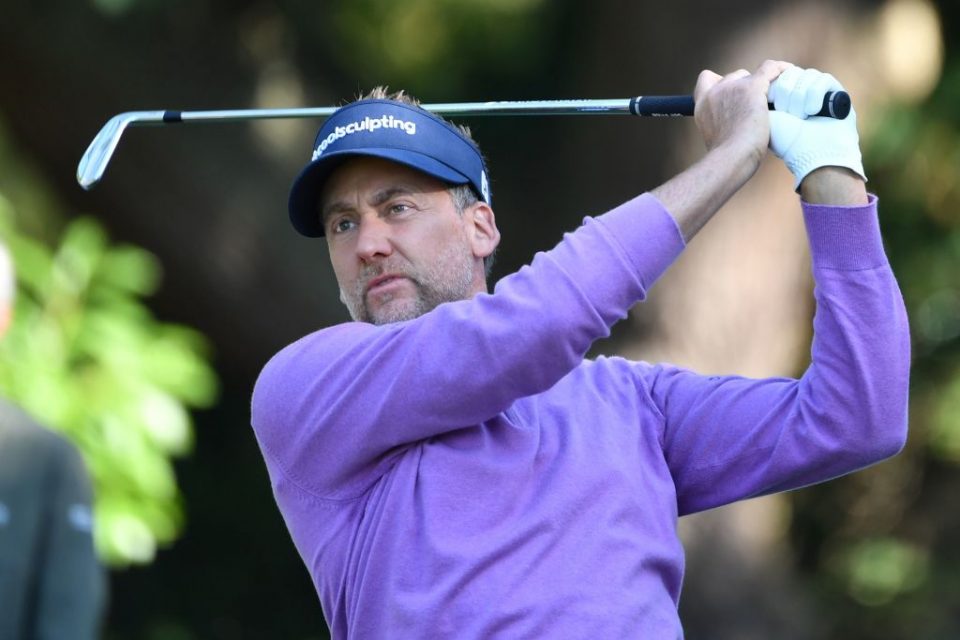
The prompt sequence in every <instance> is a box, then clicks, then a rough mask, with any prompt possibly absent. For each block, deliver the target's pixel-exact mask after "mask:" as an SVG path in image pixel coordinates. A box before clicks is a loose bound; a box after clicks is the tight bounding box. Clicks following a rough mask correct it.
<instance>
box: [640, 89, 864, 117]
mask: <svg viewBox="0 0 960 640" xmlns="http://www.w3.org/2000/svg"><path fill="white" fill-rule="evenodd" d="M693 108H694V103H693V96H637V97H636V98H631V99H630V113H632V114H633V115H635V116H653V117H658V116H660V117H668V116H692V115H693ZM770 110H771V111H773V103H770ZM814 115H817V116H823V117H825V118H836V119H837V120H843V119H844V118H846V117H847V116H848V115H850V94H848V93H847V92H846V91H830V92H829V93H827V95H825V96H823V107H822V108H821V109H820V111H819V112H817V113H815V114H814Z"/></svg>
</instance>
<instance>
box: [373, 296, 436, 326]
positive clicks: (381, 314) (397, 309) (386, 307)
mask: <svg viewBox="0 0 960 640" xmlns="http://www.w3.org/2000/svg"><path fill="white" fill-rule="evenodd" d="M424 312H425V309H423V307H422V305H421V304H420V302H419V300H417V299H415V298H394V299H392V300H389V301H387V302H384V303H382V304H380V305H378V306H377V307H376V308H375V309H370V308H369V307H368V309H367V317H369V318H370V322H371V323H372V324H375V325H384V324H393V323H395V322H403V321H405V320H413V319H414V318H419V317H420V316H422V315H423V314H424Z"/></svg>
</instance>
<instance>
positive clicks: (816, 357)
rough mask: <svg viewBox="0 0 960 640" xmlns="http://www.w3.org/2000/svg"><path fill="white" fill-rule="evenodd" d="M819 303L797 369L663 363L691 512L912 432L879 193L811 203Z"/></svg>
mask: <svg viewBox="0 0 960 640" xmlns="http://www.w3.org/2000/svg"><path fill="white" fill-rule="evenodd" d="M804 218H805V222H806V227H807V234H808V237H809V242H810V249H811V254H812V258H813V272H814V280H815V289H814V296H815V299H816V313H815V316H814V321H813V327H814V337H813V344H812V347H811V364H810V365H809V367H808V368H807V370H806V371H805V373H804V374H803V376H802V377H801V378H800V379H798V380H796V379H783V378H778V379H765V380H752V379H746V378H739V377H730V376H712V377H708V376H699V375H696V374H693V373H691V372H689V371H685V370H682V369H677V368H672V367H658V368H656V369H655V371H654V373H653V374H652V382H651V384H650V390H651V395H652V397H653V399H654V402H655V403H656V404H657V405H658V407H659V408H660V410H661V412H662V414H663V419H664V433H663V446H664V451H665V456H666V459H667V463H668V465H669V467H670V470H671V473H672V475H673V477H674V482H675V484H676V487H677V500H678V506H679V511H680V513H681V514H683V513H691V512H695V511H700V510H703V509H709V508H712V507H716V506H719V505H722V504H726V503H729V502H732V501H735V500H739V499H742V498H747V497H752V496H757V495H763V494H767V493H773V492H776V491H782V490H787V489H794V488H798V487H802V486H805V485H809V484H813V483H816V482H821V481H823V480H827V479H830V478H833V477H836V476H839V475H842V474H845V473H849V472H851V471H854V470H856V469H859V468H862V467H864V466H867V465H869V464H872V463H875V462H877V461H879V460H882V459H884V458H886V457H889V456H892V455H894V454H896V453H897V452H898V451H899V450H900V449H901V448H902V447H903V445H904V442H905V439H906V435H907V395H908V382H909V369H910V339H909V329H908V326H907V317H906V311H905V309H904V304H903V299H902V297H901V295H900V291H899V289H898V287H897V283H896V280H895V279H894V276H893V274H892V272H891V269H890V265H889V264H888V262H887V259H886V256H885V254H884V251H883V245H882V241H881V237H880V230H879V226H878V223H877V215H876V198H875V197H873V196H871V199H870V203H869V204H868V205H866V206H863V207H827V206H811V205H806V204H805V205H804Z"/></svg>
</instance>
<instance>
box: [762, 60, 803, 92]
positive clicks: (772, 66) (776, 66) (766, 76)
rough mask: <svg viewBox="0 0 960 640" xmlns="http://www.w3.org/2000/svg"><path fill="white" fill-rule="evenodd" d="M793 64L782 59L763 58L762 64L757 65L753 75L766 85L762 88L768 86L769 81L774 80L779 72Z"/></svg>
mask: <svg viewBox="0 0 960 640" xmlns="http://www.w3.org/2000/svg"><path fill="white" fill-rule="evenodd" d="M792 66H793V65H792V64H790V63H789V62H784V61H783V60H764V62H763V64H761V65H760V66H759V67H757V70H756V71H754V73H753V75H754V76H755V77H757V78H759V79H761V80H762V81H763V82H764V84H765V85H766V86H765V87H764V89H766V88H768V87H769V86H770V83H771V82H773V81H774V80H776V79H777V78H778V77H779V76H780V74H781V73H783V72H784V71H786V70H787V69H789V68H790V67H792Z"/></svg>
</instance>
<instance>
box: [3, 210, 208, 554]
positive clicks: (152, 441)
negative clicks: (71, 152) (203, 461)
mask: <svg viewBox="0 0 960 640" xmlns="http://www.w3.org/2000/svg"><path fill="white" fill-rule="evenodd" d="M15 220H16V216H15V215H14V211H13V206H12V205H11V204H10V202H9V201H8V200H7V199H6V198H4V197H3V194H2V193H0V238H2V239H3V242H4V243H5V244H6V245H7V246H8V247H9V249H10V252H11V254H12V256H13V259H14V263H15V265H16V268H17V275H18V295H17V298H16V306H15V312H14V323H13V326H12V327H11V329H10V332H9V333H8V335H7V336H6V337H5V339H4V340H2V341H0V393H2V394H3V395H4V396H6V397H8V398H10V399H11V400H12V401H14V402H15V403H17V404H19V405H20V406H21V407H22V408H23V409H25V410H26V411H28V412H30V413H31V414H33V415H34V416H35V417H36V418H37V419H38V420H39V421H40V422H42V423H43V424H45V425H47V426H49V427H51V428H54V429H57V430H59V431H61V432H63V433H64V434H66V435H67V436H68V437H69V438H70V439H72V440H73V441H74V442H75V443H76V444H77V445H78V447H79V448H80V450H81V452H82V453H83V455H84V458H85V460H86V462H87V465H88V467H89V469H90V471H91V475H92V477H93V481H94V487H95V494H96V504H95V513H96V525H97V526H96V541H97V545H98V549H99V551H100V553H101V555H102V557H103V558H104V559H105V560H106V561H107V562H109V563H111V564H113V565H124V564H128V563H146V562H150V561H151V560H152V559H153V556H154V552H155V550H156V547H157V546H158V545H160V544H164V543H169V542H171V541H172V540H173V539H174V538H175V537H176V536H177V534H178V532H179V530H180V529H181V527H182V525H183V513H182V509H181V497H180V495H179V492H178V489H177V483H176V478H175V476H174V470H173V466H172V461H171V458H172V457H174V456H180V455H183V454H185V453H187V452H189V451H190V449H191V446H192V442H193V436H192V425H191V418H190V414H189V412H188V407H203V406H208V405H209V404H210V403H211V402H212V401H213V400H214V398H215V396H216V393H217V382H216V377H215V374H214V372H213V370H212V369H211V367H210V365H209V364H208V363H207V357H208V356H207V351H208V347H207V344H206V341H205V340H204V339H203V337H202V336H200V335H199V334H197V333H196V332H195V331H192V330H190V329H187V328H185V327H181V326H175V325H169V324H165V323H161V322H159V321H157V320H156V319H155V318H154V317H153V316H152V314H151V313H150V311H149V310H148V309H147V307H146V306H145V305H144V303H143V301H142V298H143V297H144V296H148V295H150V294H152V293H153V292H154V291H155V290H156V288H157V286H158V284H159V280H160V266H159V264H158V263H157V261H156V259H155V258H154V257H153V256H152V255H151V254H150V253H148V252H146V251H144V250H142V249H139V248H136V247H131V246H114V245H111V244H110V242H109V241H108V239H107V236H106V234H105V232H104V231H103V229H102V228H101V227H100V226H99V225H98V224H97V223H96V222H94V221H93V220H91V219H87V218H81V219H77V220H75V221H73V222H71V223H70V224H69V225H67V227H66V229H65V231H64V232H63V234H62V237H61V238H60V240H59V242H58V244H57V245H56V246H54V247H49V246H47V245H46V244H45V243H44V242H42V241H40V240H37V239H36V238H33V237H30V236H28V235H26V234H24V233H23V232H21V231H18V229H17V227H16V224H15Z"/></svg>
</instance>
